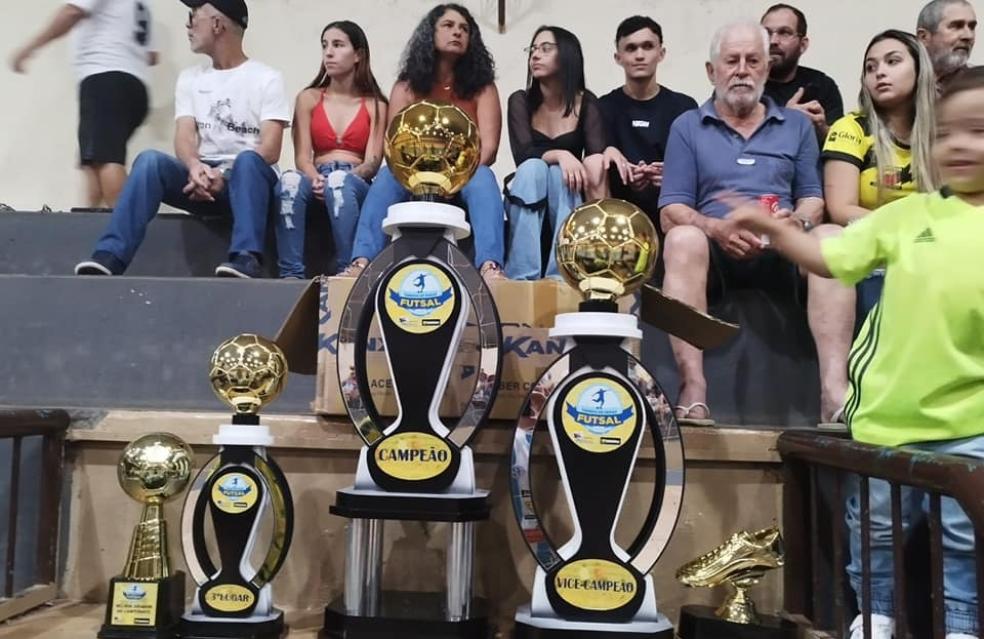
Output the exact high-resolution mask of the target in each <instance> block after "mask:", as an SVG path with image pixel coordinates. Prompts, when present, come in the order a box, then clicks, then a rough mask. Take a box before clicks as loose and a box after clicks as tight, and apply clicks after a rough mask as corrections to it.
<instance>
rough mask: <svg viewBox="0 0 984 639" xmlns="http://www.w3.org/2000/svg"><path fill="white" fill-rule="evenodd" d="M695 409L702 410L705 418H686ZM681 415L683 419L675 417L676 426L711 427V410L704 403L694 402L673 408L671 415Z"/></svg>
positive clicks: (712, 422) (712, 421)
mask: <svg viewBox="0 0 984 639" xmlns="http://www.w3.org/2000/svg"><path fill="white" fill-rule="evenodd" d="M695 408H703V409H704V412H705V413H706V414H707V417H704V418H699V417H688V415H690V413H691V412H692V411H693V410H694V409H695ZM677 413H683V417H677V418H676V420H677V424H679V425H681V426H713V425H714V420H713V419H711V409H710V408H709V407H708V406H707V404H705V403H704V402H694V403H693V404H690V405H689V406H683V405H679V406H676V407H674V408H673V414H674V415H676V414H677Z"/></svg>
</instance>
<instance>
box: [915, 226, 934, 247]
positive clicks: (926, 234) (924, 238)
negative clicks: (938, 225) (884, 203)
mask: <svg viewBox="0 0 984 639" xmlns="http://www.w3.org/2000/svg"><path fill="white" fill-rule="evenodd" d="M914 241H915V243H916V244H919V243H921V242H935V241H936V236H934V235H933V229H931V228H929V227H928V226H927V227H926V228H924V229H923V231H922V233H920V234H919V235H917V236H916V239H915V240H914Z"/></svg>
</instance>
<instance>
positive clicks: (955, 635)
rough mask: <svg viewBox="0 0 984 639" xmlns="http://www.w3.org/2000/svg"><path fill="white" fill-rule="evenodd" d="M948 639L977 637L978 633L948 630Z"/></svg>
mask: <svg viewBox="0 0 984 639" xmlns="http://www.w3.org/2000/svg"><path fill="white" fill-rule="evenodd" d="M946 639H977V635H968V634H967V633H966V632H948V633H946Z"/></svg>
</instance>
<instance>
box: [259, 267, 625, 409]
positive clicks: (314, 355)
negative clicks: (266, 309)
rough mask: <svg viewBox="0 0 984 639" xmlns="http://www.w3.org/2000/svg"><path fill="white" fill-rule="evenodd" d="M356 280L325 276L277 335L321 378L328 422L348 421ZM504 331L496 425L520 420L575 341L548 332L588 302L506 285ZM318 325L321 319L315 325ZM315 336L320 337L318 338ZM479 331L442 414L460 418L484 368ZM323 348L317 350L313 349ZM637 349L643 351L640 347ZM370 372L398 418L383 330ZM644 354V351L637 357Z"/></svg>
mask: <svg viewBox="0 0 984 639" xmlns="http://www.w3.org/2000/svg"><path fill="white" fill-rule="evenodd" d="M354 282H355V280H353V279H351V278H340V277H322V278H318V279H316V280H314V281H313V282H312V283H311V286H309V287H308V289H307V290H306V291H305V292H304V294H303V295H302V296H301V298H300V299H299V300H298V302H297V304H296V305H295V307H294V309H293V310H292V311H291V314H290V316H289V317H288V318H287V320H286V321H285V323H284V326H283V327H282V328H281V330H280V334H279V335H278V336H277V343H278V344H280V346H281V347H282V348H283V349H284V351H285V352H286V354H287V359H288V362H289V363H290V368H291V370H292V371H296V372H301V373H308V374H312V373H315V372H316V373H317V383H316V387H317V396H316V397H315V399H314V402H313V404H312V408H313V409H314V411H315V412H316V413H319V414H325V415H344V414H346V411H345V406H344V404H343V403H342V398H341V393H340V390H339V385H338V373H337V369H336V366H337V362H336V358H335V354H336V352H337V351H336V347H337V341H338V324H339V321H340V320H341V315H342V309H343V308H344V306H345V301H346V300H347V299H348V294H349V291H350V290H351V288H352V285H353V283H354ZM492 297H493V299H495V302H496V307H497V309H498V312H499V319H500V322H501V324H502V371H501V380H502V381H501V383H500V386H499V392H498V395H497V397H496V402H495V405H494V407H493V409H492V417H493V418H494V419H506V420H513V419H516V417H517V416H518V414H519V409H520V407H521V406H522V404H523V402H524V401H525V399H526V394H527V392H529V389H530V387H531V385H532V384H534V383H535V382H536V380H537V379H538V378H539V377H540V375H541V374H542V373H543V371H544V370H546V368H547V367H548V366H549V365H550V364H551V363H553V361H554V360H556V359H557V357H559V356H560V355H561V354H562V353H563V352H564V351H565V350H567V349H568V348H569V344H568V338H550V337H549V335H548V333H549V331H550V328H551V327H552V326H553V324H554V317H555V316H556V315H557V314H559V313H569V312H573V311H576V310H577V307H578V304H579V303H580V301H581V296H580V295H579V294H578V293H577V292H576V291H575V290H573V289H572V288H570V287H569V286H567V285H566V284H564V283H562V282H557V281H554V280H541V281H536V282H517V281H509V280H501V281H498V282H495V283H494V284H493V286H492ZM635 301H636V298H635V297H634V296H633V297H626V298H623V299H622V300H621V301H620V308H621V310H622V311H623V312H634V311H635V307H636V302H635ZM315 319H316V320H317V321H316V322H315ZM313 329H316V331H317V335H316V337H315V335H314V334H313ZM476 338H477V329H476V328H475V326H474V323H472V322H469V326H468V327H466V329H465V332H464V335H463V339H462V344H461V347H460V348H459V352H458V355H457V357H456V358H455V361H454V369H453V371H452V374H451V379H450V381H449V383H448V389H447V392H446V393H445V398H444V404H443V405H442V413H444V414H447V415H458V414H460V413H461V408H460V407H462V406H463V405H464V402H465V401H467V398H468V397H469V396H470V394H471V391H472V388H473V386H474V384H475V375H476V370H477V363H478V349H477V347H476V342H477V339H476ZM314 344H317V348H316V349H314V348H312V346H313V345H314ZM634 348H635V349H637V348H638V344H635V346H634ZM368 351H369V354H368V356H367V365H368V367H369V380H370V386H371V387H372V389H373V390H372V393H373V398H374V400H375V402H376V405H377V407H378V408H379V410H380V412H381V414H383V415H386V416H391V415H394V414H395V413H396V400H395V396H394V394H393V387H392V381H391V379H390V373H389V368H388V364H387V361H386V355H385V353H384V352H383V342H382V339H381V338H380V335H379V329H378V326H377V325H376V324H375V322H374V324H373V330H372V331H371V332H370V335H369V342H368ZM636 352H637V351H636Z"/></svg>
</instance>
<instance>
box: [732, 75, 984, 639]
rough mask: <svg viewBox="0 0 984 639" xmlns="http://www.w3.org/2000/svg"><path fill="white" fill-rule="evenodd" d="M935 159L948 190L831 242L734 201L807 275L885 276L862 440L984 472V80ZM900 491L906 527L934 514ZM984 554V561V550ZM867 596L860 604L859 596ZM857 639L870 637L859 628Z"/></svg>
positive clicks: (884, 565) (854, 400)
mask: <svg viewBox="0 0 984 639" xmlns="http://www.w3.org/2000/svg"><path fill="white" fill-rule="evenodd" d="M933 159H934V162H935V163H936V165H937V168H938V170H939V174H940V177H941V179H942V183H943V184H945V186H944V187H943V188H941V189H940V190H939V191H936V192H934V193H919V194H915V195H912V196H910V197H908V198H905V199H902V200H898V201H896V202H893V203H890V204H887V205H885V206H883V207H881V208H879V209H878V210H877V211H874V212H872V213H871V214H870V215H868V216H866V217H865V218H864V219H862V220H860V221H858V222H857V223H856V224H852V225H851V226H849V227H848V228H846V229H845V230H844V232H843V233H842V234H841V235H839V236H837V237H833V238H828V239H826V240H823V241H821V240H819V239H817V238H815V237H813V236H811V235H808V234H807V233H804V232H803V231H802V227H801V225H799V224H796V223H793V222H792V221H791V220H788V219H786V220H783V219H776V218H772V217H770V216H768V215H763V214H762V211H761V209H760V208H759V205H758V203H749V202H738V201H736V202H735V210H734V211H733V212H732V213H731V215H730V217H729V219H730V221H731V222H732V223H733V224H734V228H735V231H736V232H737V230H738V229H747V230H749V231H752V232H754V233H768V234H769V236H770V237H771V239H772V246H773V248H774V249H776V250H778V251H779V252H781V253H782V254H783V255H785V256H786V257H787V258H789V259H790V260H792V261H794V262H796V263H798V264H799V265H800V266H802V267H803V268H805V269H807V270H809V271H811V272H813V273H816V274H818V275H821V276H825V277H836V278H837V279H839V280H842V281H843V282H844V283H846V284H855V283H856V282H858V281H859V280H861V279H862V278H864V277H865V276H866V275H867V274H868V273H870V272H871V271H872V270H874V269H876V268H879V267H884V268H885V271H886V275H885V288H884V292H883V294H882V298H881V301H880V302H879V304H878V305H877V306H875V308H874V309H873V310H872V312H871V314H870V315H869V316H868V318H867V320H866V322H865V325H864V326H863V327H862V329H861V333H860V334H859V335H858V338H857V340H856V341H855V343H854V347H853V349H852V353H851V359H850V362H849V375H850V381H851V387H850V390H849V393H848V398H847V404H846V409H845V417H846V419H847V422H848V424H849V426H850V428H851V433H852V436H853V437H854V439H856V440H858V441H862V442H867V443H870V444H877V445H882V446H901V445H909V446H913V447H916V448H919V449H922V450H929V451H935V452H940V453H947V454H951V455H962V456H966V457H973V458H978V459H984V268H980V265H981V263H980V255H981V251H982V242H984V67H978V68H975V69H970V70H967V71H965V72H963V73H962V74H961V75H960V76H959V77H958V78H956V79H954V80H953V81H952V82H951V83H949V84H948V85H947V87H946V89H945V91H944V93H943V95H942V96H941V97H940V100H939V103H938V106H937V140H936V144H935V147H934V149H933ZM858 502H859V499H858V496H857V494H856V493H855V494H854V495H852V497H851V498H850V499H849V500H848V503H847V523H848V526H849V528H850V531H851V563H850V565H849V566H848V568H847V571H848V575H849V576H850V578H851V582H852V585H853V586H854V589H855V592H858V593H860V585H861V557H860V546H861V533H860V527H861V524H860V516H859V505H858ZM927 502H928V499H927V498H926V497H925V495H923V494H922V493H921V492H919V491H916V490H913V489H909V488H908V487H903V488H902V507H903V511H904V512H903V516H902V520H903V526H904V527H906V528H907V527H908V526H909V525H911V523H912V522H913V521H914V520H915V519H916V518H917V517H918V516H919V515H920V514H921V511H922V510H924V509H925V508H926V507H927ZM870 507H871V583H872V601H871V610H872V613H873V614H872V631H873V634H874V637H875V638H876V639H882V638H884V639H891V637H892V635H893V632H894V622H893V620H892V616H893V614H894V607H893V593H892V586H893V584H892V530H891V528H892V527H891V523H892V520H891V498H890V490H889V486H888V484H887V483H885V482H883V481H881V480H872V481H871V482H870ZM942 525H943V560H944V595H945V601H946V628H947V635H946V637H947V639H969V638H972V637H973V638H976V637H977V636H978V627H977V580H976V573H975V563H974V529H973V526H972V524H971V523H970V520H969V519H968V518H967V516H966V515H965V514H964V512H963V510H962V509H961V508H960V506H959V505H957V503H956V502H954V501H953V500H951V499H949V498H943V500H942ZM980 551H981V552H984V549H981V550H980ZM859 597H860V594H859ZM851 636H852V639H853V638H860V637H861V636H862V630H861V620H860V618H858V619H856V620H855V623H854V624H852V635H851Z"/></svg>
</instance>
